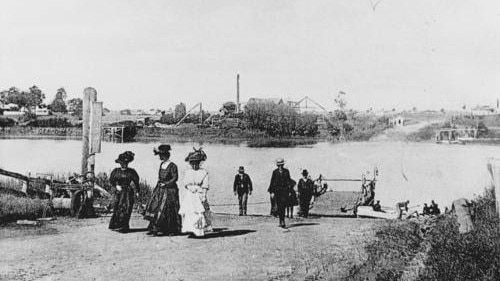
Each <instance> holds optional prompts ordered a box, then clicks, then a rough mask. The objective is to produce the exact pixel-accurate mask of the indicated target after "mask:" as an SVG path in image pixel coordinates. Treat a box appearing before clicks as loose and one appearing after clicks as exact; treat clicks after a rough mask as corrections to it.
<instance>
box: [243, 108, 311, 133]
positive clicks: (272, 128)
mask: <svg viewBox="0 0 500 281" xmlns="http://www.w3.org/2000/svg"><path fill="white" fill-rule="evenodd" d="M243 118H244V119H245V121H246V122H247V124H248V128H250V129H257V130H261V131H265V132H267V133H268V134H269V135H270V136H273V137H286V136H293V135H300V136H315V135H317V134H318V125H317V124H316V121H317V118H318V116H317V115H314V114H299V113H298V112H297V111H296V110H295V109H293V108H292V107H290V106H288V105H286V104H276V103H273V102H270V101H269V102H258V103H250V104H247V105H246V106H245V110H244V115H243Z"/></svg>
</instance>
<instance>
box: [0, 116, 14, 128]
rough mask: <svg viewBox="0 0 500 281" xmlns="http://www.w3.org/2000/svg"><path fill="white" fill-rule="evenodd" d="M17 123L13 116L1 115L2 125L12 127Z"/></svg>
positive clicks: (0, 122)
mask: <svg viewBox="0 0 500 281" xmlns="http://www.w3.org/2000/svg"><path fill="white" fill-rule="evenodd" d="M15 124H16V121H15V120H14V119H12V118H8V117H3V116H0V127H2V128H4V127H12V126H14V125H15Z"/></svg>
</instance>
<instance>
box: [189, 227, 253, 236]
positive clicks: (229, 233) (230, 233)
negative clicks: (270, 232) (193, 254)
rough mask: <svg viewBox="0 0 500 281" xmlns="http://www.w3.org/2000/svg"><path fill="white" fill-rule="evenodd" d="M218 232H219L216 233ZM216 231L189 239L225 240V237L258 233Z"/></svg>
mask: <svg viewBox="0 0 500 281" xmlns="http://www.w3.org/2000/svg"><path fill="white" fill-rule="evenodd" d="M216 230H218V231H216ZM216 230H215V229H214V232H211V233H207V234H205V236H202V237H196V236H189V238H193V239H212V238H223V237H231V236H240V235H245V234H248V233H253V232H256V231H255V230H250V229H237V230H225V229H224V228H219V229H216Z"/></svg>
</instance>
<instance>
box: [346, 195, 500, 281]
mask: <svg viewBox="0 0 500 281" xmlns="http://www.w3.org/2000/svg"><path fill="white" fill-rule="evenodd" d="M474 209H475V218H474V225H475V230H474V231H472V232H470V233H467V234H459V233H458V224H457V221H456V218H455V217H454V215H451V214H445V215H441V216H439V217H437V218H435V219H432V218H429V219H425V220H413V221H387V222H386V223H385V224H384V225H382V226H380V227H379V229H378V230H377V231H376V237H377V239H376V240H374V242H373V243H371V244H369V245H368V246H367V247H366V251H367V253H368V259H367V260H366V262H365V263H364V264H362V265H361V266H356V267H353V268H352V270H351V277H350V278H349V279H350V280H366V279H367V278H368V279H369V280H422V281H423V280H500V232H499V228H498V224H499V219H498V216H497V214H496V211H495V202H494V194H493V191H492V190H490V189H488V190H486V192H485V194H484V195H482V196H479V197H477V198H476V199H475V208H474Z"/></svg>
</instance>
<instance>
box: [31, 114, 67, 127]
mask: <svg viewBox="0 0 500 281" xmlns="http://www.w3.org/2000/svg"><path fill="white" fill-rule="evenodd" d="M28 125H29V126H32V127H44V128H67V127H72V124H71V122H70V121H69V120H68V119H67V118H65V117H58V116H57V117H49V118H38V119H36V120H33V121H31V122H30V123H28Z"/></svg>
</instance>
